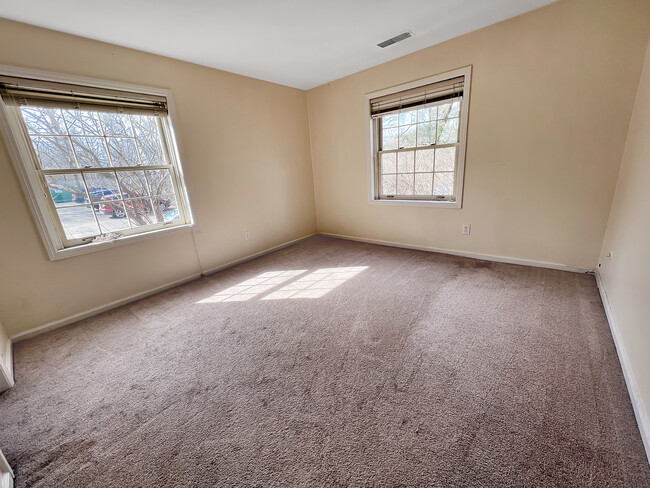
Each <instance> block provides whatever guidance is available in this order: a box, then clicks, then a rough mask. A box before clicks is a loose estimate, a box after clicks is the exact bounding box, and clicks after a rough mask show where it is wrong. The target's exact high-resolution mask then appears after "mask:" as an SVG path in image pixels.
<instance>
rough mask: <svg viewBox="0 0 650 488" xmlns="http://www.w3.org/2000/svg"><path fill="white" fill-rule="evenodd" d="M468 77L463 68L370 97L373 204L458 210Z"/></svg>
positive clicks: (467, 69) (465, 69)
mask: <svg viewBox="0 0 650 488" xmlns="http://www.w3.org/2000/svg"><path fill="white" fill-rule="evenodd" d="M470 73H471V68H469V67H467V68H463V69H461V70H456V71H453V72H449V73H444V74H441V75H438V76H435V77H431V78H428V79H426V80H421V81H419V82H414V83H408V84H406V85H402V86H399V87H396V88H393V89H390V90H384V91H382V92H381V93H380V94H379V95H380V96H377V95H378V94H377V93H375V94H372V95H371V98H370V110H371V118H372V134H373V158H372V159H373V171H372V174H373V179H372V180H373V181H372V185H373V187H372V195H373V200H375V201H384V202H388V201H402V202H404V201H410V202H423V203H427V202H428V203H431V202H438V203H440V204H441V205H447V206H453V207H460V204H461V193H462V179H463V169H464V162H465V142H466V134H467V112H468V100H469V77H470Z"/></svg>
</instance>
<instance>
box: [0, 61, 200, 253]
mask: <svg viewBox="0 0 650 488" xmlns="http://www.w3.org/2000/svg"><path fill="white" fill-rule="evenodd" d="M0 75H4V76H11V77H16V78H30V79H35V80H42V81H49V82H57V83H67V84H75V85H81V86H84V87H89V88H103V89H109V90H119V91H125V92H134V93H140V94H145V95H157V96H163V97H165V98H166V99H167V110H168V116H167V117H168V121H167V123H166V124H163V127H164V131H165V134H164V137H165V140H166V142H167V146H168V151H169V153H170V156H171V157H172V159H173V160H174V161H173V162H172V164H173V166H174V167H175V169H176V173H177V175H176V176H177V186H178V194H177V195H176V199H177V202H178V205H182V207H183V211H184V215H185V222H184V223H182V224H177V225H174V226H171V227H168V228H164V227H162V228H155V229H153V230H151V229H150V230H145V231H143V232H141V233H137V234H131V235H124V236H121V237H119V238H117V239H113V240H107V241H103V242H89V243H85V244H80V245H77V246H72V247H65V246H64V243H63V241H62V239H61V236H60V234H59V230H58V229H57V226H58V222H55V221H54V218H53V217H52V215H51V209H50V206H51V205H50V202H49V199H48V196H47V195H46V192H44V191H43V187H42V184H41V181H40V179H39V174H38V170H37V169H36V161H34V157H35V156H34V152H33V150H32V148H31V142H30V140H29V136H28V135H27V133H26V131H25V129H24V124H23V122H22V120H21V119H20V115H19V114H18V111H17V110H13V111H12V109H14V108H15V107H8V106H7V105H6V104H5V103H4V102H3V101H2V99H1V98H0V131H2V134H3V135H4V139H5V142H6V144H7V147H8V150H9V154H10V156H11V159H12V162H13V164H14V167H15V169H16V173H17V174H18V178H19V180H20V182H21V185H22V187H23V191H24V193H25V196H26V198H27V202H28V204H29V206H30V209H31V211H32V214H33V216H34V219H35V221H36V225H37V227H38V230H39V232H40V234H41V237H42V239H43V242H44V244H45V249H46V251H47V254H48V256H49V258H50V260H51V261H56V260H59V259H64V258H68V257H72V256H78V255H81V254H86V253H90V252H95V251H100V250H103V249H109V248H112V247H115V246H121V245H125V244H131V243H134V242H139V241H143V240H147V239H151V238H154V237H158V236H162V235H167V234H170V233H173V232H182V231H190V230H192V229H193V228H196V227H197V224H196V219H195V217H194V215H193V213H192V207H191V205H190V199H189V194H188V184H187V178H186V177H185V176H184V174H183V167H182V164H181V160H182V159H181V141H180V138H179V136H178V133H176V132H175V131H174V126H176V125H177V124H176V112H175V108H174V101H173V97H172V93H171V90H168V89H164V88H153V87H148V86H139V85H131V84H127V83H120V82H115V81H106V80H99V79H95V78H87V77H82V76H74V75H67V74H62V73H53V72H48V71H40V70H32V69H25V68H16V67H13V66H3V65H0Z"/></svg>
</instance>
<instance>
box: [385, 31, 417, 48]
mask: <svg viewBox="0 0 650 488" xmlns="http://www.w3.org/2000/svg"><path fill="white" fill-rule="evenodd" d="M414 35H415V34H413V33H412V32H411V31H406V32H403V33H401V34H400V35H398V36H395V37H391V38H390V39H386V40H385V41H383V42H380V43H379V44H377V45H378V46H379V47H388V46H390V45H392V44H395V43H396V42H399V41H403V40H404V39H408V38H409V37H413V36H414Z"/></svg>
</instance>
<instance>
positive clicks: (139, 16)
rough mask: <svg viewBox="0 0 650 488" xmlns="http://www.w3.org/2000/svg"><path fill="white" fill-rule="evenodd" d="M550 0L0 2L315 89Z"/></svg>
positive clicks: (59, 26) (0, 11)
mask: <svg viewBox="0 0 650 488" xmlns="http://www.w3.org/2000/svg"><path fill="white" fill-rule="evenodd" d="M553 1H555V0H239V1H237V0H180V1H179V0H108V1H107V0H101V1H100V0H56V1H53V0H19V1H16V0H0V17H5V18H8V19H12V20H17V21H20V22H26V23H28V24H34V25H38V26H42V27H47V28H50V29H55V30H58V31H63V32H68V33H70V34H76V35H79V36H83V37H89V38H91V39H97V40H101V41H105V42H110V43H112V44H117V45H120V46H126V47H131V48H135V49H140V50H142V51H147V52H151V53H155V54H161V55H164V56H169V57H171V58H176V59H182V60H185V61H190V62H193V63H198V64H202V65H205V66H210V67H213V68H218V69H222V70H226V71H231V72H233V73H239V74H242V75H246V76H252V77H253V78H259V79H262V80H267V81H273V82H275V83H281V84H283V85H288V86H293V87H296V88H302V89H309V88H313V87H315V86H318V85H321V84H323V83H326V82H328V81H332V80H335V79H338V78H341V77H343V76H346V75H349V74H352V73H356V72H358V71H361V70H363V69H366V68H369V67H371V66H375V65H377V64H381V63H383V62H386V61H389V60H391V59H395V58H398V57H400V56H404V55H405V54H409V53H412V52H414V51H417V50H420V49H423V48H425V47H427V46H431V45H433V44H436V43H439V42H442V41H445V40H447V39H451V38H452V37H456V36H459V35H462V34H465V33H467V32H471V31H473V30H476V29H479V28H481V27H484V26H487V25H490V24H493V23H495V22H499V21H501V20H504V19H507V18H509V17H513V16H515V15H519V14H521V13H524V12H527V11H529V10H533V9H535V8H538V7H541V6H543V5H546V4H549V3H552V2H553ZM406 30H410V31H411V32H413V33H414V34H415V37H413V38H410V39H406V40H405V41H402V42H400V43H398V44H395V45H392V46H389V47H387V48H385V49H381V48H379V47H377V43H379V42H381V41H384V40H386V39H388V38H390V37H393V36H396V35H398V34H401V33H402V32H404V31H406ZM44 49H46V47H44Z"/></svg>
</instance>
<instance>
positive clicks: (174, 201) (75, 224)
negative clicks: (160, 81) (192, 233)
mask: <svg viewBox="0 0 650 488" xmlns="http://www.w3.org/2000/svg"><path fill="white" fill-rule="evenodd" d="M161 92H163V91H161V90H157V91H155V92H154V93H152V92H134V91H126V90H123V89H122V90H115V89H109V88H103V87H99V88H98V87H95V86H83V85H79V84H72V83H65V84H64V83H58V82H51V81H43V80H38V79H29V78H19V77H11V76H0V96H1V97H2V115H3V117H2V118H3V122H4V124H3V125H4V126H5V127H4V129H5V130H4V132H5V134H7V135H9V136H10V140H11V144H10V149H12V156H13V159H14V163H15V164H16V166H17V169H18V170H19V174H20V175H21V179H22V180H23V184H24V186H25V189H26V190H27V194H28V197H29V199H30V203H31V205H32V208H33V210H34V212H35V214H36V217H37V222H38V223H39V227H40V230H41V233H42V234H43V237H44V240H45V242H46V246H47V248H48V252H49V254H50V257H51V258H52V259H58V258H61V257H65V256H68V255H73V254H79V253H81V252H87V250H95V249H100V248H104V247H108V246H109V245H113V244H114V243H115V242H117V241H124V242H128V241H129V238H131V240H133V239H132V238H133V237H134V236H138V235H143V234H155V233H159V232H160V231H163V230H167V229H172V228H178V227H183V226H188V225H189V224H191V223H192V217H191V213H190V210H189V204H188V199H187V193H186V189H185V185H184V183H183V177H182V173H181V167H180V163H179V160H178V155H177V149H176V144H175V140H174V137H173V131H172V127H171V123H170V117H169V105H168V97H169V96H170V95H169V93H168V92H166V93H161Z"/></svg>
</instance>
